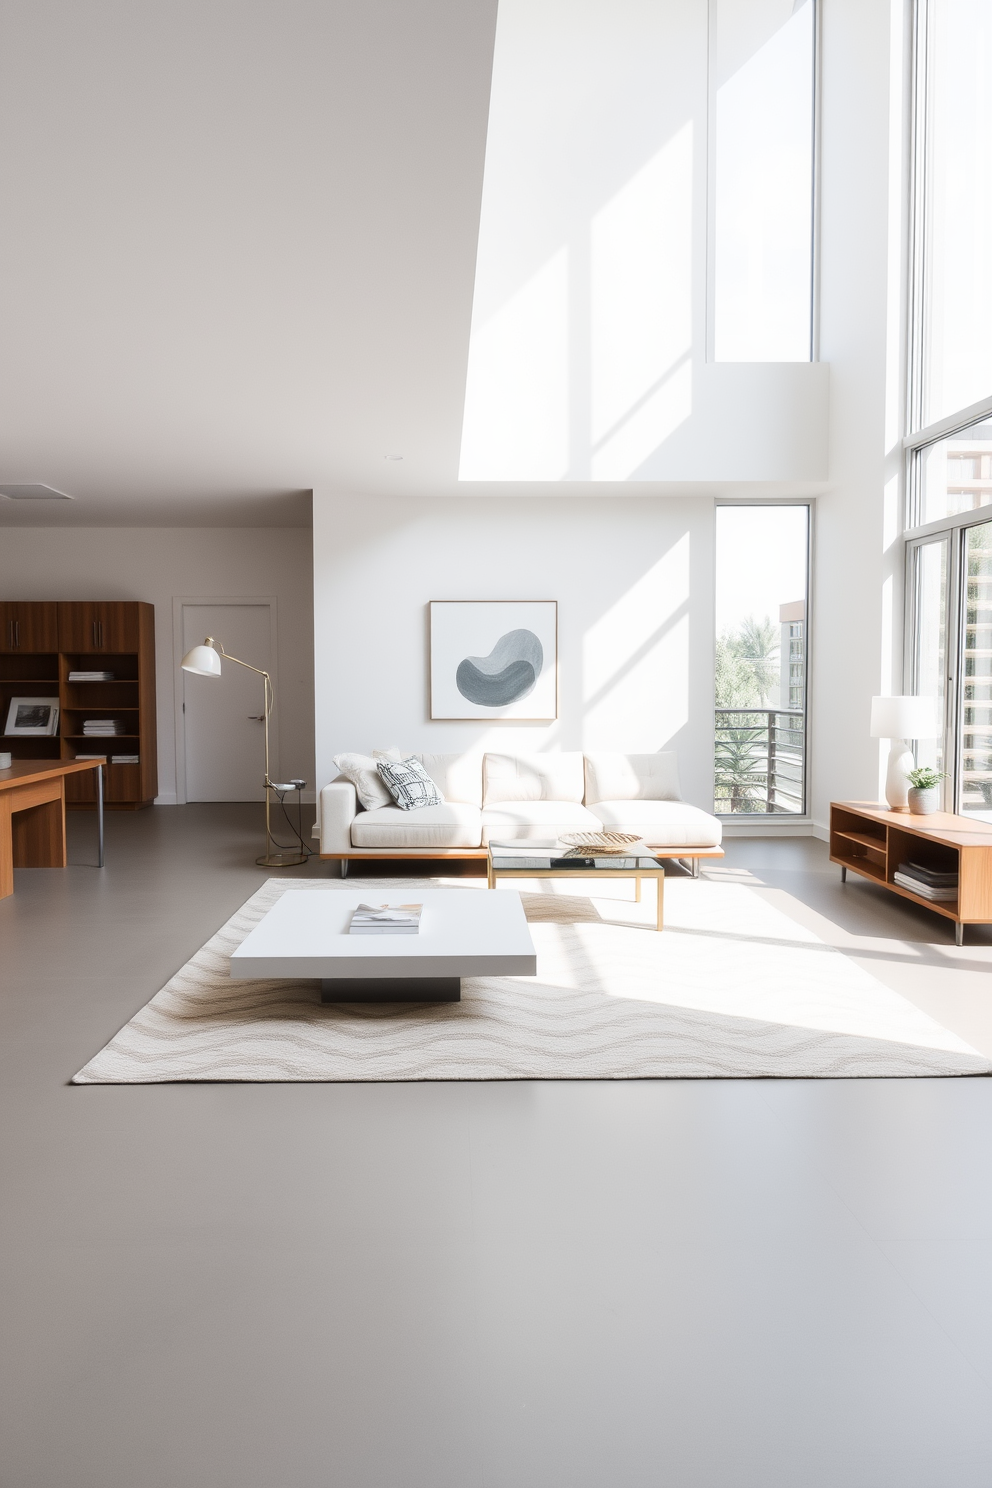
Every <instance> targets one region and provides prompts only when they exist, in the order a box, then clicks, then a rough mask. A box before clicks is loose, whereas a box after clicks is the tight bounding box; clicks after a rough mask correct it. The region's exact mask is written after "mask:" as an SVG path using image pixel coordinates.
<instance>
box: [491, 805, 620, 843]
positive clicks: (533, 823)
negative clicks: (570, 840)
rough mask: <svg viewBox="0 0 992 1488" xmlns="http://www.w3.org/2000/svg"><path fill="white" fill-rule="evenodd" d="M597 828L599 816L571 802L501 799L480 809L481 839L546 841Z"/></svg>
mask: <svg viewBox="0 0 992 1488" xmlns="http://www.w3.org/2000/svg"><path fill="white" fill-rule="evenodd" d="M599 828H600V820H599V817H598V816H593V814H592V812H591V811H587V810H586V808H585V807H584V806H580V805H579V804H578V803H577V802H575V801H504V802H502V803H501V804H500V805H499V806H484V807H483V808H482V840H483V842H519V841H526V840H530V841H537V842H541V841H550V840H551V838H552V837H560V836H561V834H562V832H598V831H599Z"/></svg>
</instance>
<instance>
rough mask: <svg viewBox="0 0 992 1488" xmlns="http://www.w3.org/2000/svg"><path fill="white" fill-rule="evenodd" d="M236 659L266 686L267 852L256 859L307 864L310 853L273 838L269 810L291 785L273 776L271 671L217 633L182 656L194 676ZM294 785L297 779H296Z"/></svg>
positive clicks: (212, 673) (215, 672)
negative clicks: (275, 795)
mask: <svg viewBox="0 0 992 1488" xmlns="http://www.w3.org/2000/svg"><path fill="white" fill-rule="evenodd" d="M222 656H223V658H224V660H225V661H233V662H234V663H235V665H236V666H242V667H245V668H247V670H248V671H249V672H255V673H256V674H257V676H259V677H261V678H262V681H263V683H264V686H265V701H264V705H263V711H262V719H263V722H264V724H265V852H264V853H263V854H262V856H261V857H260V858H256V859H255V862H256V863H258V864H259V865H260V867H262V868H289V867H291V866H292V865H293V864H295V863H305V862H306V861H307V855H306V853H304V852H303V851H299V852H285V851H283V850H282V849H280V847H279V844H278V843H277V842H276V841H275V840H274V839H273V836H272V827H271V823H270V820H269V809H270V804H271V800H272V794H271V793H272V791H273V790H280V789H282V790H288V789H289V787H288V786H281V787H280V786H277V785H274V784H273V782H272V781H271V780H270V779H269V714H270V713H271V712H272V680H271V678H270V677H269V674H268V672H263V671H262V669H261V667H254V666H252V665H251V664H250V662H247V661H241V660H240V659H239V658H238V657H237V656H229V655H228V654H227V652H226V651H225V650H224V647H223V646H222V645H221V643H220V641H217V640H215V639H214V637H213V636H207V638H206V640H205V641H204V642H203V645H202V646H194V647H193V649H192V650H191V651H187V652H186V655H185V656H184V657H183V659H182V669H183V671H184V672H192V673H193V675H194V677H219V676H220V674H221V671H220V659H221V657H222ZM293 783H294V785H295V784H296V782H295V781H294V782H293Z"/></svg>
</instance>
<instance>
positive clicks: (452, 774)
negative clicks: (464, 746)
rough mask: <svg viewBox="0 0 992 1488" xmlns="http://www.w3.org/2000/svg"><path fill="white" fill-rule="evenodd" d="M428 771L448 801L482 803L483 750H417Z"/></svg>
mask: <svg viewBox="0 0 992 1488" xmlns="http://www.w3.org/2000/svg"><path fill="white" fill-rule="evenodd" d="M415 758H416V759H418V760H419V761H420V763H421V764H422V765H423V767H424V769H425V770H426V771H427V773H428V775H429V776H430V777H431V779H432V780H433V781H434V783H435V784H436V786H437V788H438V790H439V791H440V792H441V794H442V796H443V797H444V799H445V800H446V801H460V802H462V803H463V804H464V805H466V806H481V805H482V756H481V754H418V755H416V756H415Z"/></svg>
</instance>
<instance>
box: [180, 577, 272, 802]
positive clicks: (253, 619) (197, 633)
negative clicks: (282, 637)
mask: <svg viewBox="0 0 992 1488" xmlns="http://www.w3.org/2000/svg"><path fill="white" fill-rule="evenodd" d="M205 636H215V637H216V639H217V640H218V641H220V642H221V644H222V645H223V647H224V650H225V651H229V652H230V653H231V655H232V656H238V657H240V658H241V660H242V661H247V662H249V663H250V665H251V666H255V667H261V668H262V670H263V671H267V672H269V673H271V671H272V666H271V659H272V658H271V654H270V653H271V614H270V606H269V605H267V604H230V605H197V604H184V605H183V655H185V654H186V652H187V651H188V650H189V649H190V647H191V646H197V645H200V644H201V643H202V641H203V639H204V637H205ZM264 688H265V683H264V680H263V679H262V678H261V677H259V676H258V675H257V673H255V672H249V671H247V670H246V668H245V667H241V666H237V665H236V664H235V663H234V662H233V661H224V660H223V659H222V660H221V675H220V676H219V677H196V676H193V675H192V674H191V673H190V672H183V732H184V736H185V745H186V751H185V752H186V799H187V801H262V800H264V799H265V790H264V787H263V780H264V777H265V745H264V737H263V730H264V724H263V723H262V717H263V706H264ZM270 730H271V724H270ZM270 749H271V750H272V755H273V757H272V760H271V767H272V769H273V771H274V770H275V769H276V759H275V736H274V732H273V734H272V737H271V738H270Z"/></svg>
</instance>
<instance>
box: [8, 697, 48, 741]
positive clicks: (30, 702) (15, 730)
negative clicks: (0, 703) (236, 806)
mask: <svg viewBox="0 0 992 1488" xmlns="http://www.w3.org/2000/svg"><path fill="white" fill-rule="evenodd" d="M58 729H59V700H58V698H53V697H12V698H11V700H10V706H9V708H8V709H7V723H6V727H5V728H4V733H5V734H7V735H10V736H11V737H19V738H29V737H34V738H46V739H50V738H51V737H52V735H53V734H57V733H58Z"/></svg>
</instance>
